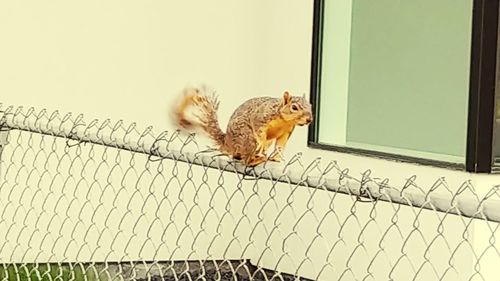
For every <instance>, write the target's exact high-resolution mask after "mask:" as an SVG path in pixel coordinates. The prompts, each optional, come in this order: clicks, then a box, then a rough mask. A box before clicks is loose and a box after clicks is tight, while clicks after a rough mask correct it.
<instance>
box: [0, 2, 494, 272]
mask: <svg viewBox="0 0 500 281" xmlns="http://www.w3.org/2000/svg"><path fill="white" fill-rule="evenodd" d="M337 1H338V3H341V2H342V4H344V5H345V1H344V0H337ZM311 30H312V1H303V0H275V1H250V0H245V1H229V0H219V1H210V2H209V1H202V0H197V1H195V0H189V1H153V0H148V1H140V2H137V1H130V0H127V1H118V0H110V1H97V0H90V1H85V2H74V1H62V0H54V1H51V2H44V3H41V2H37V1H23V2H14V1H3V2H1V3H0V38H1V40H2V44H0V93H2V94H1V96H2V98H1V101H2V102H4V104H7V105H11V104H12V105H24V106H35V107H37V108H47V109H49V110H54V109H59V110H60V111H62V112H68V111H70V112H74V113H84V114H85V115H86V116H87V118H88V119H91V118H100V119H104V118H112V119H113V120H118V119H124V120H126V121H136V122H138V124H139V125H141V126H147V125H153V126H154V128H155V130H156V131H161V130H164V129H171V127H170V124H169V122H168V120H167V115H168V114H167V113H168V108H169V106H170V105H171V103H172V102H173V101H174V100H175V97H176V95H177V94H178V93H179V90H180V89H182V88H183V87H184V86H185V85H186V84H188V83H198V82H206V83H208V84H209V85H210V86H212V87H214V88H215V89H216V90H217V92H218V94H219V95H220V99H221V105H220V120H221V124H222V126H223V127H225V125H226V123H227V120H228V118H229V116H230V114H231V112H232V110H233V109H234V108H235V107H236V106H237V105H238V104H239V103H241V102H242V101H244V100H246V99H248V98H250V97H253V96H257V95H276V96H279V95H281V93H282V91H284V90H291V91H292V92H293V93H297V94H302V93H304V92H305V93H308V92H309V82H310V74H309V72H310V62H311V58H310V53H311V38H312V34H311ZM306 138H307V130H306V129H305V128H298V129H297V130H296V131H295V132H294V135H293V136H292V138H291V140H290V142H289V145H288V148H287V152H286V155H287V156H288V157H290V156H291V155H293V154H294V153H295V152H299V151H300V152H303V153H304V162H308V161H310V160H312V159H314V158H316V157H321V158H322V159H323V161H324V165H326V164H327V163H328V162H329V161H337V162H338V164H339V165H340V166H341V167H342V168H349V170H350V174H351V175H353V176H359V177H360V176H361V173H362V172H364V171H365V170H367V169H370V170H371V171H372V176H373V177H375V178H389V179H390V183H391V184H393V185H394V186H402V185H403V184H404V182H405V181H406V179H408V178H409V177H411V176H412V175H416V176H417V179H416V183H417V184H418V185H419V186H420V187H421V188H423V189H424V190H427V189H429V188H430V187H431V186H432V184H433V183H434V182H435V181H436V180H437V179H438V178H441V177H444V178H445V179H446V181H447V182H448V185H449V187H450V189H452V190H453V189H457V188H458V187H459V186H460V184H461V183H463V182H464V181H467V180H470V181H472V182H473V184H474V185H475V186H476V188H477V191H478V192H487V191H488V190H489V189H490V187H491V185H492V184H495V183H499V182H500V176H484V175H471V174H468V173H464V172H459V171H452V170H447V169H441V168H433V167H428V166H419V165H413V164H407V163H397V162H394V161H386V160H379V159H373V158H366V157H360V156H354V155H348V154H342V153H334V152H326V151H321V150H316V149H310V148H308V147H307V146H306ZM287 190H289V189H285V193H280V192H283V189H281V190H280V191H279V192H278V194H281V195H279V196H281V197H277V199H276V200H283V199H284V198H285V196H287V194H289V191H288V193H287ZM309 192H310V191H307V190H301V191H297V193H296V194H295V198H296V199H297V201H296V204H297V206H296V210H297V213H298V214H300V210H303V208H305V205H304V203H305V201H304V200H306V201H307V199H309V198H311V196H318V195H311V194H310V193H309ZM262 196H263V197H265V196H266V195H265V193H263V194H262ZM325 197H326V195H325V196H324V197H322V198H325ZM326 198H327V197H326ZM341 198H342V197H340V198H339V199H336V200H339V201H338V202H339V203H337V204H338V205H336V208H337V209H336V210H337V211H338V212H340V213H344V212H345V209H347V208H350V207H351V205H352V202H351V201H350V199H348V198H347V197H346V198H343V199H341ZM317 200H320V201H321V200H322V199H317ZM316 204H317V205H316V206H315V210H317V211H316V212H317V213H318V214H324V213H325V212H327V211H328V208H327V207H326V206H327V205H328V204H327V202H322V203H321V202H318V203H316ZM321 206H323V207H324V208H321ZM344 208H345V209H344ZM364 208H365V209H364ZM366 208H368V207H361V206H360V207H359V209H358V212H359V215H360V216H362V214H363V213H365V212H366V211H367V210H368V209H366ZM380 208H383V209H384V208H387V206H386V207H380ZM384 212H385V213H387V214H388V215H390V214H392V213H391V212H392V211H391V209H390V208H389V209H387V210H385V211H384V210H382V211H380V213H379V214H378V217H379V218H381V220H382V218H383V217H384V215H383V214H384ZM266 214H268V217H266V220H265V223H268V224H269V225H272V224H273V219H275V218H276V217H275V216H276V213H275V212H274V211H272V210H269V211H268V212H266ZM344 215H345V216H348V214H347V213H345V214H344ZM344 218H345V217H344ZM298 219H299V217H298V215H297V216H296V217H294V219H290V220H289V221H287V220H286V219H285V220H284V219H283V218H281V220H283V227H284V229H285V230H287V229H288V228H289V227H291V225H293V223H294V222H296V221H297V220H298ZM364 219H367V217H364ZM402 221H404V220H402ZM402 221H400V222H402ZM433 222H435V221H433ZM408 223H409V222H408ZM313 225H314V224H313ZM381 225H383V226H384V227H385V225H384V224H383V223H382V222H381ZM336 227H338V226H335V227H333V226H331V228H329V230H328V231H327V232H329V233H331V234H332V235H334V234H335V231H336V230H338V229H337V228H336ZM402 227H403V226H402ZM308 228H310V226H308V225H307V224H304V226H303V228H301V229H303V231H306V230H307V229H308ZM285 230H284V231H283V233H284V234H286V233H287V231H285ZM353 231H354V232H353V233H356V232H355V230H353ZM429 231H430V232H431V233H434V232H435V227H434V228H433V225H430V226H429ZM432 231H434V232H432ZM308 235H309V236H308ZM311 235H312V236H311ZM262 236H263V237H262V238H264V236H265V234H264V233H263V234H262ZM313 236H314V234H313V233H309V234H304V237H313ZM368 239H369V238H368ZM450 239H452V238H450ZM457 239H458V238H457ZM327 240H328V239H327ZM277 241H279V239H278V240H277ZM304 243H305V244H307V242H304ZM325 243H327V244H331V243H332V241H331V240H328V241H327V242H325ZM297 245H299V243H297ZM330 246H331V245H330ZM273 247H277V248H276V251H277V252H279V251H280V250H279V247H280V245H279V244H276V245H274V246H273ZM302 250H303V249H302ZM351 250H352V249H346V250H345V253H349V251H351ZM290 251H291V252H294V251H301V249H299V246H296V247H295V248H294V247H292V248H291V249H290ZM318 253H319V252H318ZM312 255H314V253H313V254H312ZM318 257H319V254H318ZM274 259H275V257H263V260H262V262H263V263H264V264H266V263H267V264H270V265H271V266H274V262H275V260H274ZM282 266H283V267H284V268H285V269H288V270H290V268H293V266H290V265H289V264H286V263H285V264H283V265H282ZM304 270H305V271H304V274H306V275H310V276H314V274H315V273H314V272H316V274H317V270H318V269H317V268H316V269H315V270H316V271H315V270H312V269H304ZM292 271H293V270H292ZM332 274H334V273H332ZM335 274H339V272H337V273H335Z"/></svg>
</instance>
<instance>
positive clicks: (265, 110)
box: [174, 87, 312, 166]
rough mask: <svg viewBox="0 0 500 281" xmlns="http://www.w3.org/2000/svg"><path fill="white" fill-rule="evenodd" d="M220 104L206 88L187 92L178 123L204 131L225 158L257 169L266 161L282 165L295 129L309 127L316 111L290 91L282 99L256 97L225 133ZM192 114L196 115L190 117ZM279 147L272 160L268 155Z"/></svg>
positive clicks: (239, 110)
mask: <svg viewBox="0 0 500 281" xmlns="http://www.w3.org/2000/svg"><path fill="white" fill-rule="evenodd" d="M218 108H219V100H218V97H217V96H216V95H215V93H212V94H207V92H206V89H205V88H204V87H201V88H195V87H192V88H185V89H184V95H183V96H182V98H181V99H180V102H179V103H178V104H177V107H176V108H175V112H174V116H175V122H176V124H177V125H178V126H180V127H182V128H183V129H186V130H192V129H197V128H201V129H202V130H203V131H204V132H205V133H206V134H207V135H208V136H209V137H210V139H212V140H213V141H214V142H215V144H216V145H217V147H218V150H219V151H220V152H222V153H223V154H225V155H227V156H229V157H231V158H233V159H236V160H239V161H241V162H243V164H245V165H246V166H256V165H259V164H261V163H263V162H266V161H268V160H269V161H275V162H281V161H282V154H283V151H284V149H285V146H286V144H287V142H288V139H289V138H290V136H291V134H292V132H293V130H294V128H295V126H297V125H298V126H305V125H309V124H310V123H311V121H312V109H311V108H312V107H311V104H310V103H309V102H308V101H306V99H305V95H304V96H292V95H290V93H289V92H288V91H285V92H284V93H283V96H282V97H281V98H276V97H256V98H251V99H249V100H247V101H245V102H244V103H242V104H241V105H240V106H239V107H238V108H237V109H236V110H235V111H234V113H233V114H232V115H231V118H230V120H229V123H228V125H227V130H226V132H225V133H224V132H223V131H222V130H221V128H220V126H219V119H218V117H217V110H218ZM190 110H194V111H195V113H193V114H191V116H190V114H189V112H190ZM273 142H274V143H275V149H274V151H273V153H271V155H270V156H269V157H267V151H268V149H269V147H270V146H271V145H272V144H273Z"/></svg>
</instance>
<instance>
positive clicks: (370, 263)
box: [0, 107, 500, 281]
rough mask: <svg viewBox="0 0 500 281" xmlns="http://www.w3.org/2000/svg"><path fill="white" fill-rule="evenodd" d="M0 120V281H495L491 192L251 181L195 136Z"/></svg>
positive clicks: (48, 120) (75, 119) (330, 171)
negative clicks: (199, 141) (203, 146)
mask: <svg viewBox="0 0 500 281" xmlns="http://www.w3.org/2000/svg"><path fill="white" fill-rule="evenodd" d="M2 108H3V109H2V110H1V112H0V120H1V121H0V127H1V132H0V143H1V162H0V178H1V180H0V263H1V265H2V266H1V267H0V280H398V281H399V280H499V277H498V274H496V275H490V273H489V272H491V270H490V271H488V269H491V267H488V266H489V265H492V264H493V265H494V264H497V265H498V264H500V252H499V248H500V244H499V243H500V242H498V241H497V240H496V238H498V234H497V230H498V226H499V224H498V223H499V222H500V200H499V199H500V198H499V197H500V193H499V187H498V186H495V187H493V188H491V190H489V191H487V192H479V190H476V189H475V188H474V186H473V185H472V184H471V183H470V182H464V183H463V184H462V185H461V186H459V187H449V186H448V184H447V182H446V181H445V179H443V178H440V179H437V180H436V182H435V183H434V185H433V186H431V187H421V186H418V185H417V184H416V179H415V177H411V178H409V179H407V181H406V182H405V183H404V184H403V185H401V186H394V185H392V184H390V183H389V180H388V179H377V178H373V177H372V175H371V173H370V171H369V170H368V171H366V172H364V173H363V174H361V175H353V174H351V173H350V172H349V171H348V170H347V169H343V168H341V167H340V166H339V165H338V164H337V163H336V162H334V161H333V162H327V163H325V162H322V161H320V159H315V160H313V161H311V162H310V163H304V162H303V161H302V160H301V155H300V153H299V154H296V155H295V156H293V157H292V158H291V159H289V161H288V162H287V163H285V164H276V163H269V164H265V165H262V166H258V167H256V168H246V167H244V166H242V165H240V164H238V163H235V162H233V161H231V160H230V159H227V158H225V157H222V156H220V155H217V153H216V152H214V151H210V150H207V149H204V148H202V147H200V145H198V144H197V143H196V138H195V136H194V135H188V136H184V135H181V134H179V133H178V132H172V133H167V132H162V133H160V134H158V135H156V134H155V133H154V132H153V130H152V128H151V127H148V128H146V129H144V130H142V129H139V128H138V126H137V125H136V124H130V125H128V124H125V123H123V122H122V121H119V122H116V123H113V122H111V121H110V120H105V121H103V122H100V121H98V120H92V121H91V122H86V120H84V118H83V116H82V115H77V116H75V115H72V114H65V115H63V114H60V113H58V112H53V113H50V112H47V111H45V110H42V111H36V110H35V109H33V108H29V109H27V110H25V109H23V108H22V107H19V108H14V107H2ZM492 278H496V279H492Z"/></svg>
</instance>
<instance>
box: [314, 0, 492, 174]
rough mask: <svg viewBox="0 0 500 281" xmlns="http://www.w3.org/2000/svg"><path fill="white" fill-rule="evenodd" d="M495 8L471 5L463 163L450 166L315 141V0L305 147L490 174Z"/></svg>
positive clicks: (319, 12) (318, 31)
mask: <svg viewBox="0 0 500 281" xmlns="http://www.w3.org/2000/svg"><path fill="white" fill-rule="evenodd" d="M499 3H500V1H499V0H493V1H491V0H473V9H472V34H471V39H472V40H471V57H470V75H469V100H468V116H467V134H466V138H467V139H466V151H465V163H452V162H447V161H439V160H431V159H425V158H420V157H412V156H406V155H398V154H393V153H387V152H380V151H374V150H366V149H359V148H351V147H346V146H338V145H331V144H324V143H320V142H319V138H318V136H319V122H320V120H319V108H320V106H319V105H320V102H321V94H320V89H321V70H322V69H321V67H322V51H323V49H322V47H323V46H322V43H323V22H324V16H325V15H324V4H325V0H314V7H313V25H312V33H313V34H312V56H311V80H310V102H311V104H312V106H313V115H314V117H315V118H314V119H313V122H312V123H311V124H310V126H309V130H308V140H307V143H308V147H311V148H315V149H323V150H330V151H336V152H341V153H349V154H355V155H362V156H369V157H376V158H382V159H388V160H394V161H399V162H407V163H414V164H421V165H428V166H434V167H441V168H448V169H454V170H465V171H467V172H474V173H491V172H492V166H493V158H494V157H493V155H492V153H493V131H494V129H495V128H494V122H495V104H496V103H495V100H496V81H497V75H496V74H497V57H498V56H497V52H498V42H497V41H498V39H499V38H498V37H499V36H498V31H499V28H498V26H499V9H500V4H499ZM499 129H500V128H499Z"/></svg>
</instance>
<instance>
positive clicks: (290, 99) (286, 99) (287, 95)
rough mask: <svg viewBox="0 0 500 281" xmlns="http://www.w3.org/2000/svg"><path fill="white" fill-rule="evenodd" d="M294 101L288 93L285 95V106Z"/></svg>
mask: <svg viewBox="0 0 500 281" xmlns="http://www.w3.org/2000/svg"><path fill="white" fill-rule="evenodd" d="M291 101H292V97H291V96H290V93H289V92H288V91H285V92H284V93H283V104H289V103H290V102H291Z"/></svg>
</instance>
